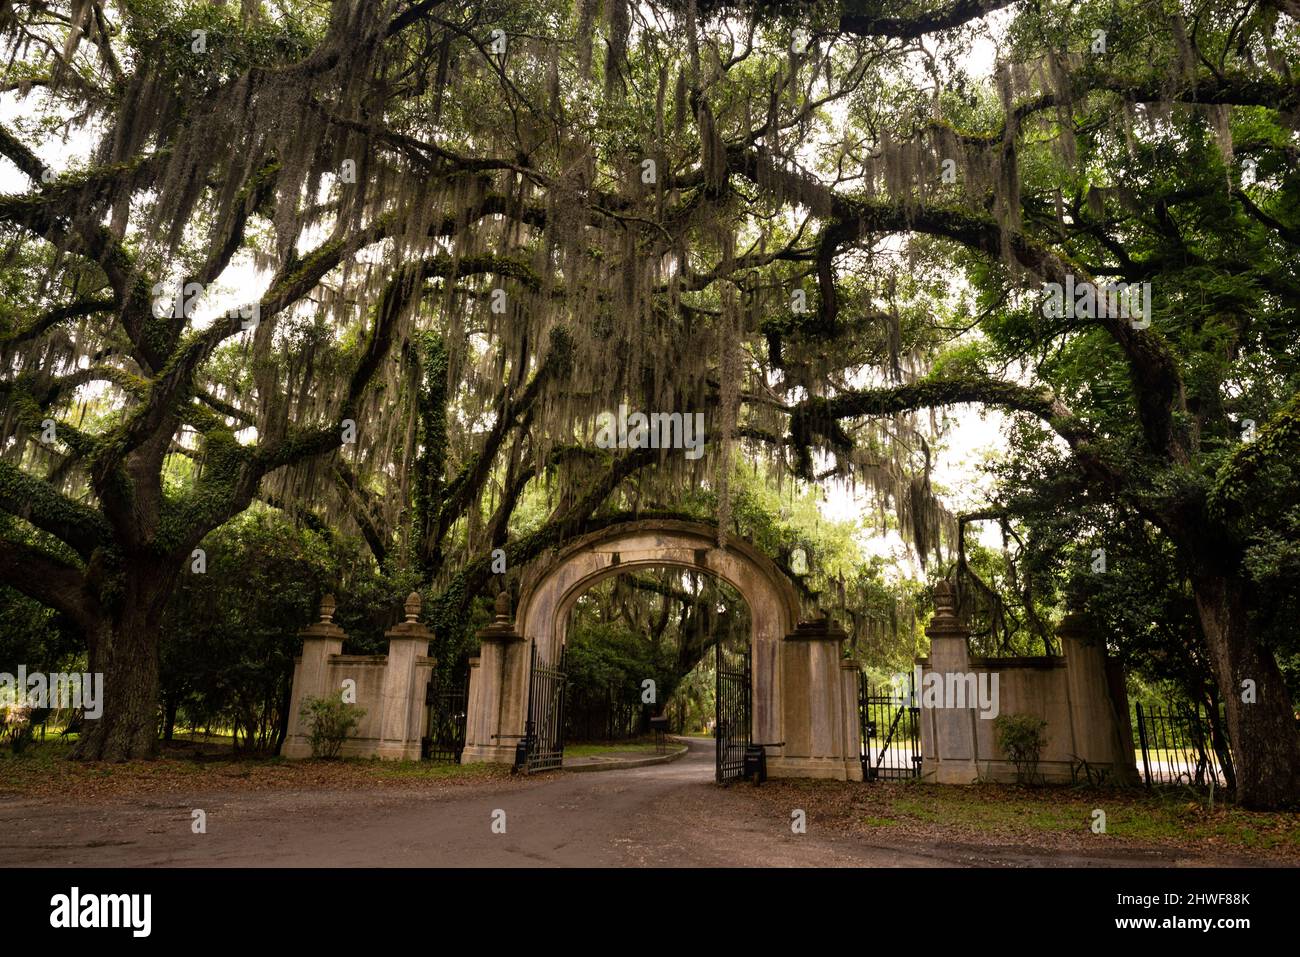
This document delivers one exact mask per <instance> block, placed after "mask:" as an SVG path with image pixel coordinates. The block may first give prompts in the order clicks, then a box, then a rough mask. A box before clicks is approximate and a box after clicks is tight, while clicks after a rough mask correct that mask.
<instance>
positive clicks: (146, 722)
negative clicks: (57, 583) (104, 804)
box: [71, 559, 175, 761]
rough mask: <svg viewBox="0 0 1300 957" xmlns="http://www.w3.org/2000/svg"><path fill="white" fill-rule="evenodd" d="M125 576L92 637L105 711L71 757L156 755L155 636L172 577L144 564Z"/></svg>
mask: <svg viewBox="0 0 1300 957" xmlns="http://www.w3.org/2000/svg"><path fill="white" fill-rule="evenodd" d="M132 563H133V564H137V563H138V559H132ZM124 578H125V581H124V585H125V587H124V589H123V595H122V598H121V602H120V604H119V605H118V608H117V612H116V614H115V615H114V616H113V618H112V619H111V620H109V621H105V622H103V623H102V625H101V626H100V627H99V629H98V640H97V641H93V642H91V647H92V648H93V649H94V650H93V652H92V654H91V658H90V670H91V671H92V672H98V673H102V674H103V676H104V685H103V687H104V700H103V714H101V715H100V717H99V718H98V719H97V720H89V719H88V720H87V721H86V723H85V725H84V727H83V730H82V732H81V736H80V737H79V738H78V739H77V744H76V746H75V747H74V748H73V750H72V754H71V757H72V758H73V759H74V760H83V761H131V760H135V759H140V758H153V757H156V756H157V754H158V640H159V636H160V634H161V618H162V610H163V606H164V605H165V604H166V601H167V596H168V595H169V594H170V592H171V586H172V584H173V583H174V581H175V577H174V574H168V573H167V572H166V571H164V570H163V569H162V568H159V567H152V566H146V567H143V568H138V569H137V570H135V571H134V572H127V573H126V574H125V575H124Z"/></svg>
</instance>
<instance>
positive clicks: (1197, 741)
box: [1134, 704, 1232, 788]
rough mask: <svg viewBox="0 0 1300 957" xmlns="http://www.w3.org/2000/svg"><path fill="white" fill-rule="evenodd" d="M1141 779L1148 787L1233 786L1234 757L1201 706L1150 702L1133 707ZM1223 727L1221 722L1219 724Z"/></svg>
mask: <svg viewBox="0 0 1300 957" xmlns="http://www.w3.org/2000/svg"><path fill="white" fill-rule="evenodd" d="M1134 712H1135V717H1136V721H1135V722H1134V726H1135V728H1136V730H1137V736H1138V747H1139V749H1140V750H1141V753H1142V780H1143V783H1144V784H1146V786H1147V787H1152V786H1158V785H1174V784H1186V785H1191V786H1192V787H1209V786H1210V785H1211V784H1213V785H1214V786H1215V787H1221V788H1222V787H1231V785H1232V768H1231V765H1232V757H1231V753H1230V751H1229V749H1228V747H1227V742H1226V741H1223V740H1220V741H1219V742H1218V747H1216V746H1215V738H1216V737H1217V736H1219V735H1216V733H1215V729H1214V727H1213V724H1212V723H1211V722H1210V720H1209V715H1208V714H1207V713H1206V711H1205V709H1203V708H1202V707H1201V706H1200V705H1169V704H1167V705H1163V706H1162V705H1147V706H1146V707H1143V706H1142V705H1140V704H1138V705H1135V708H1134ZM1220 726H1221V725H1220Z"/></svg>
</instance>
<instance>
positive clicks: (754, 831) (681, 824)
mask: <svg viewBox="0 0 1300 957" xmlns="http://www.w3.org/2000/svg"><path fill="white" fill-rule="evenodd" d="M761 791H762V789H754V788H752V787H750V786H749V785H743V784H742V785H737V786H733V787H731V788H726V789H720V788H718V787H716V786H715V785H714V784H713V750H712V746H711V742H706V741H693V742H691V750H690V753H689V754H688V755H687V756H686V757H685V758H683V759H681V760H679V761H676V762H674V763H672V764H665V765H659V766H656V767H647V768H637V769H631V770H618V771H608V772H602V773H598V774H563V773H557V774H550V775H542V776H538V777H536V778H532V779H528V780H523V781H518V780H512V781H509V782H505V783H502V782H487V783H484V784H474V785H467V786H464V787H457V788H454V789H452V790H450V791H448V792H444V793H438V794H429V793H412V792H404V791H393V790H385V791H382V792H379V791H375V792H365V791H361V792H358V791H355V790H353V791H242V792H236V791H206V792H196V793H193V794H181V795H174V796H168V797H167V798H165V799H162V800H160V799H158V798H157V797H156V796H151V797H148V798H144V799H139V800H134V801H129V800H124V799H116V798H115V799H111V800H107V801H105V800H99V801H96V802H84V803H82V802H78V801H77V799H76V796H75V795H69V796H68V798H67V800H66V801H59V802H57V803H51V802H50V801H48V800H39V801H38V800H32V799H7V800H0V865H3V866H21V867H32V866H76V867H84V866H127V867H149V866H216V867H258V866H300V867H301V866H306V867H315V866H352V867H358V866H413V867H426V866H470V867H492V866H531V865H539V866H568V865H580V866H596V867H600V866H655V867H658V866H677V867H698V866H781V867H784V866H796V867H797V866H822V867H826V866H858V867H863V866H865V867H899V866H921V867H926V866H930V867H933V866H951V865H983V866H989V865H995V866H996V865H1004V866H1008V865H1009V866H1026V865H1028V866H1044V865H1045V866H1052V865H1075V866H1112V867H1113V866H1124V865H1126V864H1147V865H1150V864H1156V865H1177V864H1181V863H1186V864H1200V863H1205V862H1203V861H1199V860H1196V859H1194V858H1191V857H1188V858H1186V859H1180V858H1179V857H1177V856H1174V855H1172V854H1171V853H1170V852H1165V853H1162V854H1159V855H1155V854H1153V853H1151V852H1140V851H1135V852H1128V853H1124V852H1109V853H1107V854H1105V855H1104V856H1100V855H1099V856H1095V857H1094V856H1087V857H1084V856H1080V855H1078V854H1054V853H1052V852H1044V851H1029V850H1024V851H1021V850H1016V849H999V848H984V847H978V846H974V845H962V844H956V843H954V844H946V843H945V844H943V845H939V846H935V845H933V844H922V843H919V842H915V841H914V842H911V843H908V842H906V841H898V840H890V839H888V837H887V836H883V835H882V836H881V837H880V838H879V839H877V840H876V841H874V842H873V840H871V839H869V838H863V837H860V836H856V835H853V834H848V833H844V832H843V831H833V830H830V829H824V828H819V827H818V826H817V822H816V821H815V820H810V821H809V822H808V830H807V833H805V834H794V833H792V832H791V827H790V821H791V818H790V813H791V809H788V808H783V807H775V806H773V804H772V802H770V801H765V800H764V799H763V797H762V793H761ZM195 809H201V810H203V811H204V812H205V814H206V827H207V830H206V833H199V834H196V833H194V832H193V827H192V822H193V820H194V818H193V811H194V810H195ZM498 812H504V816H502V814H501V813H498ZM494 821H495V822H498V826H497V830H498V831H499V830H500V822H504V830H505V833H497V832H495V831H494V829H493V824H494Z"/></svg>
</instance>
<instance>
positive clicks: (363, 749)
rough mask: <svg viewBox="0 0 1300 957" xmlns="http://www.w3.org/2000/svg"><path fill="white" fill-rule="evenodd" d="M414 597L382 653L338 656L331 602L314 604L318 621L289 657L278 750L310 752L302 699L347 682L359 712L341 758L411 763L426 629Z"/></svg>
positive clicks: (419, 723) (427, 673)
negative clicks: (285, 718) (285, 723)
mask: <svg viewBox="0 0 1300 957" xmlns="http://www.w3.org/2000/svg"><path fill="white" fill-rule="evenodd" d="M419 614H420V596H419V595H418V594H415V593H414V592H413V593H412V594H411V596H410V597H409V598H408V599H407V600H406V621H404V622H402V623H401V624H399V625H397V626H396V627H395V628H393V629H391V630H390V631H388V632H387V633H386V635H385V637H387V638H388V654H386V655H345V654H343V653H342V651H343V637H344V636H343V629H341V628H339V626H338V625H336V624H334V622H333V616H334V599H333V598H330V597H328V596H327V597H326V599H325V600H324V601H322V602H321V620H320V621H319V622H317V623H316V624H314V625H312V626H311V627H310V628H308V629H307V630H306V631H304V632H303V633H302V638H303V643H302V656H301V657H299V658H298V659H297V660H296V661H295V662H294V668H293V692H292V694H291V696H290V699H289V732H288V734H286V735H285V739H284V745H283V746H282V747H281V748H280V754H281V755H283V756H284V757H286V758H308V757H311V744H310V740H309V729H308V728H307V725H306V722H304V721H303V719H302V717H301V715H300V714H299V712H300V710H301V708H302V704H303V702H304V701H306V700H308V699H309V698H324V697H331V696H340V695H342V694H343V690H344V688H345V686H346V685H347V682H349V681H350V682H353V683H354V685H355V693H356V700H355V704H356V705H357V707H358V708H362V709H364V711H365V714H364V715H363V716H362V718H361V722H360V724H359V725H358V726H357V728H356V730H355V731H354V732H353V734H352V735H350V736H349V737H348V739H347V740H346V741H344V742H343V747H342V749H341V750H340V752H339V753H340V754H341V755H343V756H344V757H380V758H392V759H397V760H416V759H418V758H419V757H420V748H421V739H422V738H423V737H424V733H425V728H424V724H425V721H426V720H427V719H426V708H425V704H424V689H425V687H426V686H427V685H428V683H429V678H430V677H431V676H432V674H433V668H434V664H435V661H434V659H432V658H430V657H429V642H430V641H431V640H432V638H433V634H432V633H431V632H430V631H429V630H428V629H427V628H426V627H424V626H423V625H421V624H420V623H419V621H418V618H419Z"/></svg>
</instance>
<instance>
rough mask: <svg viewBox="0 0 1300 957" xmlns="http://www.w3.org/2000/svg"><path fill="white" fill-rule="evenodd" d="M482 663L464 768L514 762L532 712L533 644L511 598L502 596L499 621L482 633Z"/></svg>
mask: <svg viewBox="0 0 1300 957" xmlns="http://www.w3.org/2000/svg"><path fill="white" fill-rule="evenodd" d="M478 639H479V642H480V644H479V654H478V665H477V666H476V667H473V668H471V669H470V679H469V702H468V709H467V710H468V717H467V719H466V725H465V750H464V752H463V753H462V754H461V759H460V760H461V763H462V764H472V763H475V762H484V761H486V762H491V763H495V764H513V763H514V760H515V745H516V744H517V743H518V741H519V738H520V737H522V735H523V733H524V722H525V720H526V719H527V717H528V715H527V710H528V643H527V642H526V641H524V639H523V636H522V635H521V634H519V632H518V631H516V630H515V623H514V620H513V618H512V617H511V615H510V597H509V596H508V595H507V594H506V593H505V592H504V591H503V592H501V593H500V594H499V595H497V599H496V617H495V619H494V620H493V622H492V624H490V625H488V626H487V627H486V628H483V629H480V630H479V632H478Z"/></svg>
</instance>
